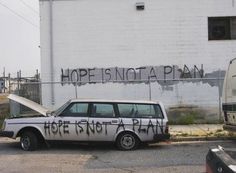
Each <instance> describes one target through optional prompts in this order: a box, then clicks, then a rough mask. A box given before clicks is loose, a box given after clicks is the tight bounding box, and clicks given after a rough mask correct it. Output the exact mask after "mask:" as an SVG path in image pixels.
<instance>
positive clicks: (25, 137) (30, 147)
mask: <svg viewBox="0 0 236 173" xmlns="http://www.w3.org/2000/svg"><path fill="white" fill-rule="evenodd" d="M20 144H21V148H22V149H23V150H25V151H34V150H36V149H37V147H38V138H37V136H36V135H35V134H34V133H33V132H30V131H29V132H24V133H23V134H22V135H21V137H20Z"/></svg>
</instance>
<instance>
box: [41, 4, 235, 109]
mask: <svg viewBox="0 0 236 173" xmlns="http://www.w3.org/2000/svg"><path fill="white" fill-rule="evenodd" d="M40 16H41V20H40V26H41V27H40V31H41V46H40V47H41V74H42V82H46V84H42V101H43V105H45V106H47V107H52V108H56V107H58V106H60V105H61V104H63V103H64V102H65V101H66V100H68V99H70V98H75V97H80V98H81V97H82V98H84V97H86V98H109V99H113V98H114V99H152V100H161V101H163V102H164V103H165V104H166V105H167V106H170V105H178V104H194V105H201V106H204V105H205V106H213V107H217V106H218V101H219V88H218V83H220V84H221V83H222V81H221V82H219V81H218V80H214V79H212V80H211V81H209V80H203V81H199V80H197V81H196V80H193V81H190V80H187V81H185V82H178V81H175V82H174V83H173V82H172V83H169V82H170V81H169V80H172V79H175V80H176V79H181V80H182V78H206V77H211V78H218V77H219V76H223V75H224V73H223V72H222V71H225V70H226V68H227V64H228V62H229V60H230V59H232V58H235V57H236V17H235V16H236V0H40ZM116 67H117V68H116ZM140 67H143V68H140ZM94 68H95V69H94ZM178 69H181V70H182V71H181V70H178ZM201 69H202V70H204V74H203V73H202V71H201ZM140 73H141V74H140ZM68 75H69V76H68ZM148 79H150V80H152V81H156V80H158V82H152V83H151V85H148V84H146V83H144V82H137V81H138V80H142V81H145V82H147V81H148ZM163 79H167V80H168V81H163ZM133 80H135V81H136V82H135V83H132V84H128V83H129V82H130V81H133ZM51 81H52V82H56V84H53V85H52V84H49V83H47V82H51ZM62 81H63V82H65V83H64V84H63V85H62V84H61V82H62ZM66 81H67V82H66ZM70 81H72V82H75V81H78V82H82V84H83V85H81V86H77V87H75V86H74V85H73V84H72V83H70ZM89 81H90V82H95V81H96V82H98V83H96V84H85V83H86V82H89ZM107 81H108V82H107ZM112 81H116V82H112ZM117 81H120V82H119V83H118V82H117ZM167 83H168V84H170V85H167ZM150 89H151V90H150Z"/></svg>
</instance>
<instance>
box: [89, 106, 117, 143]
mask: <svg viewBox="0 0 236 173" xmlns="http://www.w3.org/2000/svg"><path fill="white" fill-rule="evenodd" d="M90 109H91V112H90V116H89V126H88V128H87V129H88V134H89V141H113V139H114V136H115V135H116V130H117V126H118V124H119V117H117V111H116V106H115V104H113V103H96V102H94V103H91V105H90Z"/></svg>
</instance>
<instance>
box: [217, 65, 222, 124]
mask: <svg viewBox="0 0 236 173" xmlns="http://www.w3.org/2000/svg"><path fill="white" fill-rule="evenodd" d="M221 87H222V86H221V71H220V69H219V70H218V92H219V122H220V120H221V104H222V103H221V95H222V94H221V91H222V89H221Z"/></svg>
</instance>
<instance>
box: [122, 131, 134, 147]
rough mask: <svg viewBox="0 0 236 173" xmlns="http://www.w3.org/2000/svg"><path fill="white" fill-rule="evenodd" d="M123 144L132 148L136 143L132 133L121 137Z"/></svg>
mask: <svg viewBox="0 0 236 173" xmlns="http://www.w3.org/2000/svg"><path fill="white" fill-rule="evenodd" d="M121 145H122V147H123V148H124V149H131V148H133V147H134V145H135V139H134V137H133V136H132V135H129V134H126V135H124V136H123V137H122V138H121Z"/></svg>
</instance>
